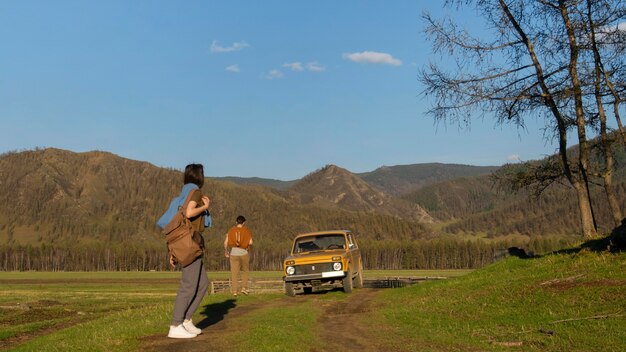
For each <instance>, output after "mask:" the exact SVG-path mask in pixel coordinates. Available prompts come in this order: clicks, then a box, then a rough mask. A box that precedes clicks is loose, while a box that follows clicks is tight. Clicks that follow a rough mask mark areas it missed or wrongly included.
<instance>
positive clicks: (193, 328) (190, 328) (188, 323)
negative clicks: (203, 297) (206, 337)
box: [183, 319, 202, 335]
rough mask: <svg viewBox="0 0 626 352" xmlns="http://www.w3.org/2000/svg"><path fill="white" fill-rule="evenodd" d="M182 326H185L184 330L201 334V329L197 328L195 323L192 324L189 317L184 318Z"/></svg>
mask: <svg viewBox="0 0 626 352" xmlns="http://www.w3.org/2000/svg"><path fill="white" fill-rule="evenodd" d="M183 327H184V328H185V330H187V331H189V332H190V333H192V334H196V335H200V334H202V330H200V329H198V328H197V327H196V326H195V325H193V323H192V322H191V319H189V320H185V321H184V322H183Z"/></svg>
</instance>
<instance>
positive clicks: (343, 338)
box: [141, 288, 381, 352]
mask: <svg viewBox="0 0 626 352" xmlns="http://www.w3.org/2000/svg"><path fill="white" fill-rule="evenodd" d="M379 292H380V289H366V288H365V289H357V290H355V291H354V292H353V293H352V294H351V295H350V296H349V297H348V298H346V299H345V300H342V301H326V300H321V299H320V298H319V296H318V295H316V294H312V295H306V296H304V295H298V297H296V298H289V297H285V298H281V299H278V300H272V301H260V302H248V303H247V304H245V305H241V306H236V300H235V299H228V300H226V301H224V302H221V303H217V304H212V305H208V306H206V307H204V312H203V315H204V316H206V317H207V318H205V319H204V320H202V321H201V322H199V323H196V325H197V326H198V327H200V328H201V329H202V330H203V333H202V334H201V335H199V336H197V337H196V338H193V339H188V340H186V339H170V338H167V336H166V335H167V331H166V330H167V329H166V328H164V331H163V333H162V334H158V335H152V336H145V337H143V338H142V339H141V341H142V342H143V344H142V347H141V350H142V351H156V352H201V351H216V352H229V351H232V350H233V346H229V345H226V342H225V340H226V339H224V338H223V337H224V336H225V335H227V334H228V333H229V331H231V330H232V329H229V328H230V327H232V326H231V325H232V324H233V322H232V321H233V320H236V318H238V317H240V316H243V315H246V314H249V313H251V312H253V311H256V310H259V309H269V308H275V307H285V306H293V305H297V304H302V303H303V302H305V301H317V302H319V303H320V305H321V306H322V309H323V312H322V314H321V315H320V317H319V319H318V331H319V332H318V339H319V340H318V341H316V342H314V345H316V346H319V347H315V348H311V349H310V351H311V352H325V351H365V352H368V351H380V350H381V349H380V346H379V345H378V344H377V341H375V340H374V337H373V336H371V335H372V334H371V328H372V326H371V325H368V320H367V314H368V313H369V312H370V311H371V310H372V305H373V302H374V299H375V297H376V295H377V294H378V293H379ZM300 347H302V346H300Z"/></svg>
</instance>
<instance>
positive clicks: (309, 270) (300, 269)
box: [295, 263, 333, 275]
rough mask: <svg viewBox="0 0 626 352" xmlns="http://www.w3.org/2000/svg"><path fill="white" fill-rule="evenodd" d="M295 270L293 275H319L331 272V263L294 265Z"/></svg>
mask: <svg viewBox="0 0 626 352" xmlns="http://www.w3.org/2000/svg"><path fill="white" fill-rule="evenodd" d="M295 268H296V273H295V275H306V274H319V273H322V272H325V271H333V263H316V264H306V265H296V266H295Z"/></svg>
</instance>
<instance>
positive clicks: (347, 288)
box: [341, 271, 352, 293]
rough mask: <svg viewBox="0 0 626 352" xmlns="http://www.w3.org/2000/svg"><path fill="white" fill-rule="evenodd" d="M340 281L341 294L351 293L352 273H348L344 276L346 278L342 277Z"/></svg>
mask: <svg viewBox="0 0 626 352" xmlns="http://www.w3.org/2000/svg"><path fill="white" fill-rule="evenodd" d="M341 281H342V284H343V292H345V293H352V271H349V272H348V273H347V274H346V277H344V278H343V280H341Z"/></svg>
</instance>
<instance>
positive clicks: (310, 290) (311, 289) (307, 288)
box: [302, 287, 313, 294]
mask: <svg viewBox="0 0 626 352" xmlns="http://www.w3.org/2000/svg"><path fill="white" fill-rule="evenodd" d="M302 290H304V293H307V294H308V293H311V292H313V287H304V288H303V289H302Z"/></svg>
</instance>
